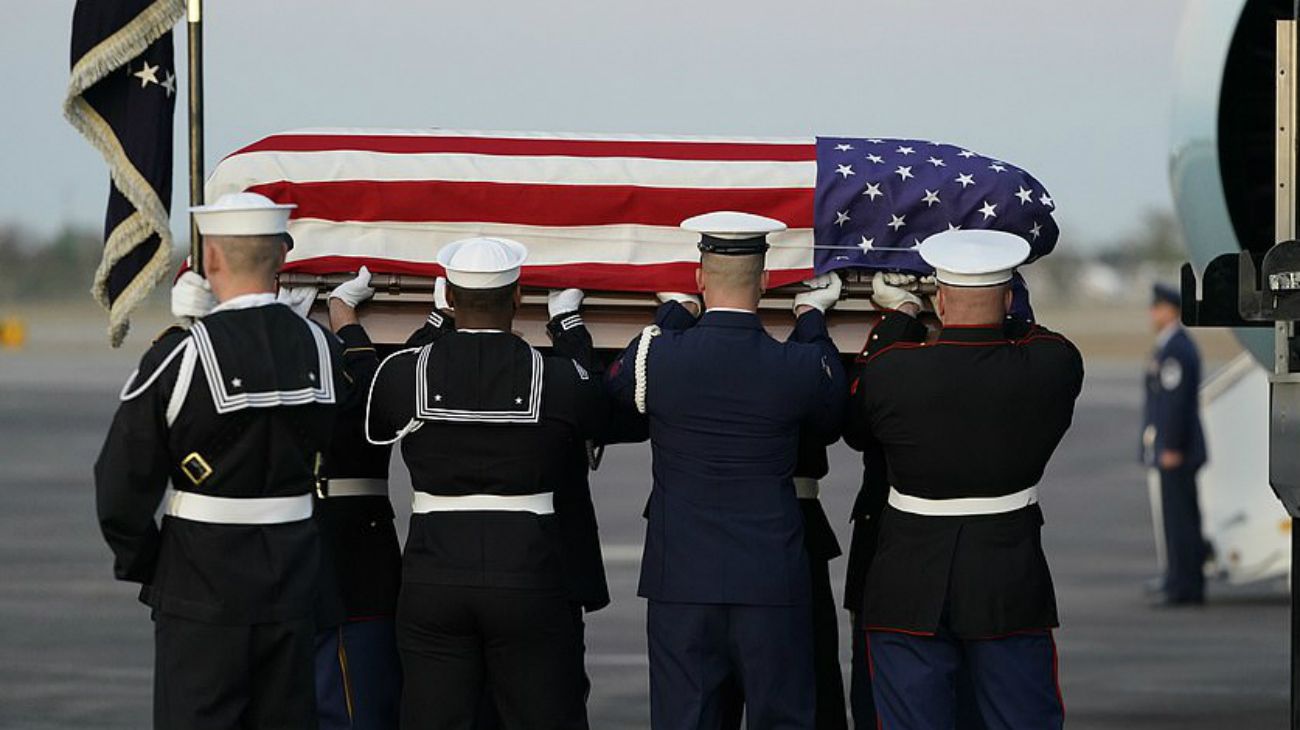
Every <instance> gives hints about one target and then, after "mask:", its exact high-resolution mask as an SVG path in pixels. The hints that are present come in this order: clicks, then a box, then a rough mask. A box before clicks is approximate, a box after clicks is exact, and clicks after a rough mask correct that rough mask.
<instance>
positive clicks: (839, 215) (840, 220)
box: [835, 210, 852, 228]
mask: <svg viewBox="0 0 1300 730" xmlns="http://www.w3.org/2000/svg"><path fill="white" fill-rule="evenodd" d="M850 220H852V219H851V218H849V212H848V211H847V210H841V211H836V213H835V225H837V226H839V227H841V228H843V227H844V224H845V223H848V222H849V221H850Z"/></svg>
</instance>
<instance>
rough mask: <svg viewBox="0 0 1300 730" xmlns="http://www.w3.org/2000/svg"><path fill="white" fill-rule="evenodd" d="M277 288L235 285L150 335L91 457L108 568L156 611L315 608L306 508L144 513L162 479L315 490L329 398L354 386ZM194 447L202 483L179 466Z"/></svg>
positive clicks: (236, 615) (283, 615)
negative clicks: (289, 513) (190, 317)
mask: <svg viewBox="0 0 1300 730" xmlns="http://www.w3.org/2000/svg"><path fill="white" fill-rule="evenodd" d="M274 299H275V296H274V295H273V294H264V295H250V296H246V297H238V298H236V299H233V300H231V301H230V302H227V303H225V304H223V305H222V306H221V307H219V308H218V309H217V310H216V311H214V312H213V313H212V314H209V315H208V316H206V317H203V318H202V319H201V320H199V321H198V322H196V323H195V325H194V326H193V327H192V328H191V329H190V330H189V331H186V330H182V329H173V330H170V331H168V332H167V333H165V334H164V335H163V336H162V337H160V338H159V339H158V340H157V341H156V342H155V343H154V345H153V347H151V348H150V349H149V351H148V352H147V353H145V355H144V358H143V359H142V361H141V363H140V367H139V369H138V370H137V371H136V373H134V374H133V375H132V377H131V379H130V380H129V381H128V382H127V384H126V387H125V388H124V389H123V391H122V403H121V406H120V407H119V408H118V412H117V415H116V416H115V417H114V419H113V425H112V427H111V428H110V430H109V433H108V438H107V440H106V441H105V443H104V447H103V450H102V451H101V453H100V455H99V459H98V461H96V463H95V491H96V506H97V509H98V514H99V523H100V527H101V529H102V530H103V533H104V537H105V539H106V540H107V541H108V544H109V547H110V548H112V550H113V554H114V557H115V563H114V570H115V572H116V574H117V577H118V578H120V579H122V580H127V581H134V582H138V583H141V584H143V589H142V590H141V593H140V597H141V600H142V601H144V602H145V603H147V604H148V605H150V606H152V607H153V608H154V609H155V610H157V611H159V612H161V613H165V614H171V615H175V616H180V617H183V618H188V619H192V620H197V621H206V622H212V623H227V624H249V623H260V622H269V621H281V620H287V619H293V618H301V617H306V616H310V615H311V614H312V612H313V610H314V608H315V602H316V598H317V581H318V578H319V570H320V544H319V540H318V535H317V528H316V524H315V522H314V521H313V520H310V519H306V520H300V521H296V522H289V523H281V524H271V525H231V524H213V523H207V522H195V521H191V520H186V519H179V518H175V517H170V516H167V517H163V519H162V524H161V527H160V526H159V525H157V524H156V523H155V521H154V514H155V512H156V511H157V509H158V506H159V503H160V502H161V500H162V499H163V496H164V492H165V490H166V488H167V483H168V479H169V478H170V480H171V483H172V484H173V486H174V487H175V488H176V489H178V490H184V491H187V492H194V493H198V494H203V495H208V496H216V497H231V498H248V497H254V498H256V497H287V496H294V495H306V494H310V493H311V492H312V490H313V487H314V485H315V468H316V463H317V461H318V459H319V456H320V454H321V452H323V451H325V449H326V448H327V446H328V444H329V442H330V438H331V435H332V431H333V428H334V417H335V412H336V407H337V404H340V403H346V402H347V400H348V399H349V397H351V393H352V391H351V389H350V387H349V384H348V382H347V379H346V377H345V376H344V373H343V370H342V368H341V365H340V359H339V358H340V352H339V350H340V348H339V345H338V342H337V340H336V339H335V338H334V337H333V335H331V334H330V333H328V332H326V331H325V330H324V329H322V328H320V327H318V326H317V325H315V324H313V323H311V322H308V321H307V320H305V319H303V318H302V317H300V316H299V315H297V314H295V313H294V312H293V311H292V310H290V309H289V308H288V307H285V306H283V305H281V304H276V303H275V301H274ZM191 454H197V455H198V456H199V457H200V458H201V459H202V460H203V461H204V462H206V463H207V464H208V465H209V466H210V467H211V474H210V476H208V477H207V478H205V479H202V480H201V481H200V482H199V483H198V484H195V483H193V481H192V480H191V479H190V477H188V476H187V475H186V472H185V471H183V470H182V469H181V463H182V461H183V460H185V459H186V457H187V456H189V455H191ZM195 463H196V460H194V459H191V464H192V465H193V464H195ZM191 473H201V469H192V470H191Z"/></svg>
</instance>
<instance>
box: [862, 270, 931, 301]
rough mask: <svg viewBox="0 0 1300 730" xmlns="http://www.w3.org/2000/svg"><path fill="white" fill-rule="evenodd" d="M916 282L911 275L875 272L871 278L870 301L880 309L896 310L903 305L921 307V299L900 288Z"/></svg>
mask: <svg viewBox="0 0 1300 730" xmlns="http://www.w3.org/2000/svg"><path fill="white" fill-rule="evenodd" d="M915 282H916V277H915V276H913V275H911V274H894V273H886V272H884V271H877V272H876V275H875V276H873V277H872V278H871V301H873V302H875V303H876V307H878V308H880V309H891V310H892V309H898V308H900V307H902V306H903V305H904V304H915V305H916V306H917V307H921V306H923V303H922V302H921V298H920V297H918V296H917V295H915V294H913V293H912V292H910V291H907V290H906V289H903V288H902V287H904V286H907V285H908V284H912V283H915Z"/></svg>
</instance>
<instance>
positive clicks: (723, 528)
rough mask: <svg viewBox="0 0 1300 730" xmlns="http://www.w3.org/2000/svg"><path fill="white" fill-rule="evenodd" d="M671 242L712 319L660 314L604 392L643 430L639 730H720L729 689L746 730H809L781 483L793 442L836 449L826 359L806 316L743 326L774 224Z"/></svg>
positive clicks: (790, 533)
mask: <svg viewBox="0 0 1300 730" xmlns="http://www.w3.org/2000/svg"><path fill="white" fill-rule="evenodd" d="M683 227H685V228H687V229H688V230H692V231H695V232H697V233H700V234H702V237H701V242H700V250H701V251H702V256H701V270H700V272H699V273H698V274H697V280H698V281H699V283H700V287H701V290H702V292H703V295H704V300H705V303H706V304H707V305H708V307H709V308H708V309H707V310H706V311H705V313H704V314H703V315H702V316H701V317H700V318H699V320H698V321H695V320H694V317H693V316H692V315H690V314H688V313H687V312H686V311H685V307H684V305H683V304H681V303H679V302H678V301H668V302H667V303H665V304H664V305H663V306H662V307H661V308H660V310H659V312H658V313H657V315H656V322H657V326H656V327H654V328H651V329H648V330H647V331H646V332H645V333H643V334H642V335H641V336H640V337H638V338H637V339H636V340H634V341H633V342H632V343H631V345H630V346H629V347H628V348H627V350H626V351H625V352H624V353H623V354H622V356H621V357H620V358H619V360H617V361H616V362H615V363H614V364H613V365H611V367H610V370H609V373H608V378H607V381H606V383H607V388H608V391H609V393H610V394H611V395H612V397H613V398H614V399H615V401H616V403H618V404H621V405H622V406H623V407H624V408H626V409H633V408H635V409H636V411H638V412H640V413H643V414H645V416H646V417H647V418H648V426H649V436H650V442H651V446H652V451H653V459H654V461H653V472H654V485H653V489H652V491H651V496H650V501H649V506H648V524H647V528H646V543H645V552H644V556H643V558H642V561H641V580H640V586H639V588H638V594H639V595H641V596H642V597H644V598H647V599H649V606H648V611H647V635H648V639H649V659H650V706H651V713H650V714H651V726H652V727H653V728H655V730H687V729H694V728H718V727H719V726H720V723H721V721H722V714H723V710H724V706H725V702H724V700H725V698H726V692H725V690H726V685H727V683H728V682H730V681H733V680H738V681H739V683H740V686H741V691H742V692H743V694H744V697H745V700H746V707H745V715H746V718H747V722H748V727H749V728H752V729H756V728H812V727H814V723H815V713H816V693H815V684H814V678H813V651H812V617H811V612H810V604H811V600H812V599H811V576H810V573H809V561H808V553H807V549H806V548H805V545H804V521H803V516H802V513H801V511H800V507H799V503H798V498H797V496H796V493H795V488H794V480H793V475H794V471H795V466H796V463H797V460H798V448H799V439H800V434H801V433H803V434H805V435H807V436H808V437H809V438H812V439H814V440H817V441H819V442H820V443H822V444H826V443H829V442H831V441H833V440H835V438H837V436H838V430H839V426H840V421H841V417H842V413H843V406H844V401H845V383H844V376H843V373H842V371H841V367H840V364H839V355H838V352H837V351H836V349H835V346H834V344H833V343H832V342H831V340H830V337H829V335H828V333H827V331H826V323H825V318H824V315H823V313H822V311H820V310H819V309H817V308H814V307H808V308H807V310H808V311H806V312H804V313H803V314H801V315H800V316H799V317H798V319H797V321H796V324H795V329H794V332H793V333H792V334H791V336H790V339H789V341H788V342H785V343H781V342H778V341H776V340H774V339H773V338H772V337H771V336H770V335H768V334H767V333H766V332H765V331H764V330H763V326H762V324H761V323H760V322H759V319H758V317H757V315H756V313H755V308H756V306H757V303H758V299H759V296H760V295H761V291H762V285H763V280H764V279H765V275H764V274H763V273H762V262H763V254H764V253H765V252H766V250H767V247H768V246H767V243H766V235H767V234H768V233H770V232H772V231H775V230H780V229H782V228H784V226H783V225H782V224H780V223H779V222H778V221H773V220H771V219H766V218H761V217H759V216H750V215H745V214H733V213H729V214H710V215H706V216H700V217H698V218H696V219H692V220H688V221H686V222H685V223H683ZM834 281H835V282H836V283H837V282H838V280H837V279H836V280H834ZM822 285H823V286H826V287H828V288H829V286H830V285H831V282H830V281H827V282H824V283H823V284H822ZM832 301H833V297H832Z"/></svg>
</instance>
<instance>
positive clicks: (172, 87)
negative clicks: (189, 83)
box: [160, 71, 176, 97]
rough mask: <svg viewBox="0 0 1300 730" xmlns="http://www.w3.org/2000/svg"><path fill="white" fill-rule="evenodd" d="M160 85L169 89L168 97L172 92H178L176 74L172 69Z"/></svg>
mask: <svg viewBox="0 0 1300 730" xmlns="http://www.w3.org/2000/svg"><path fill="white" fill-rule="evenodd" d="M160 85H161V86H162V87H163V88H164V89H166V90H167V96H168V97H170V96H171V95H172V94H175V93H176V74H174V73H172V72H171V71H168V72H167V78H165V79H163V81H162V84H160Z"/></svg>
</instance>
